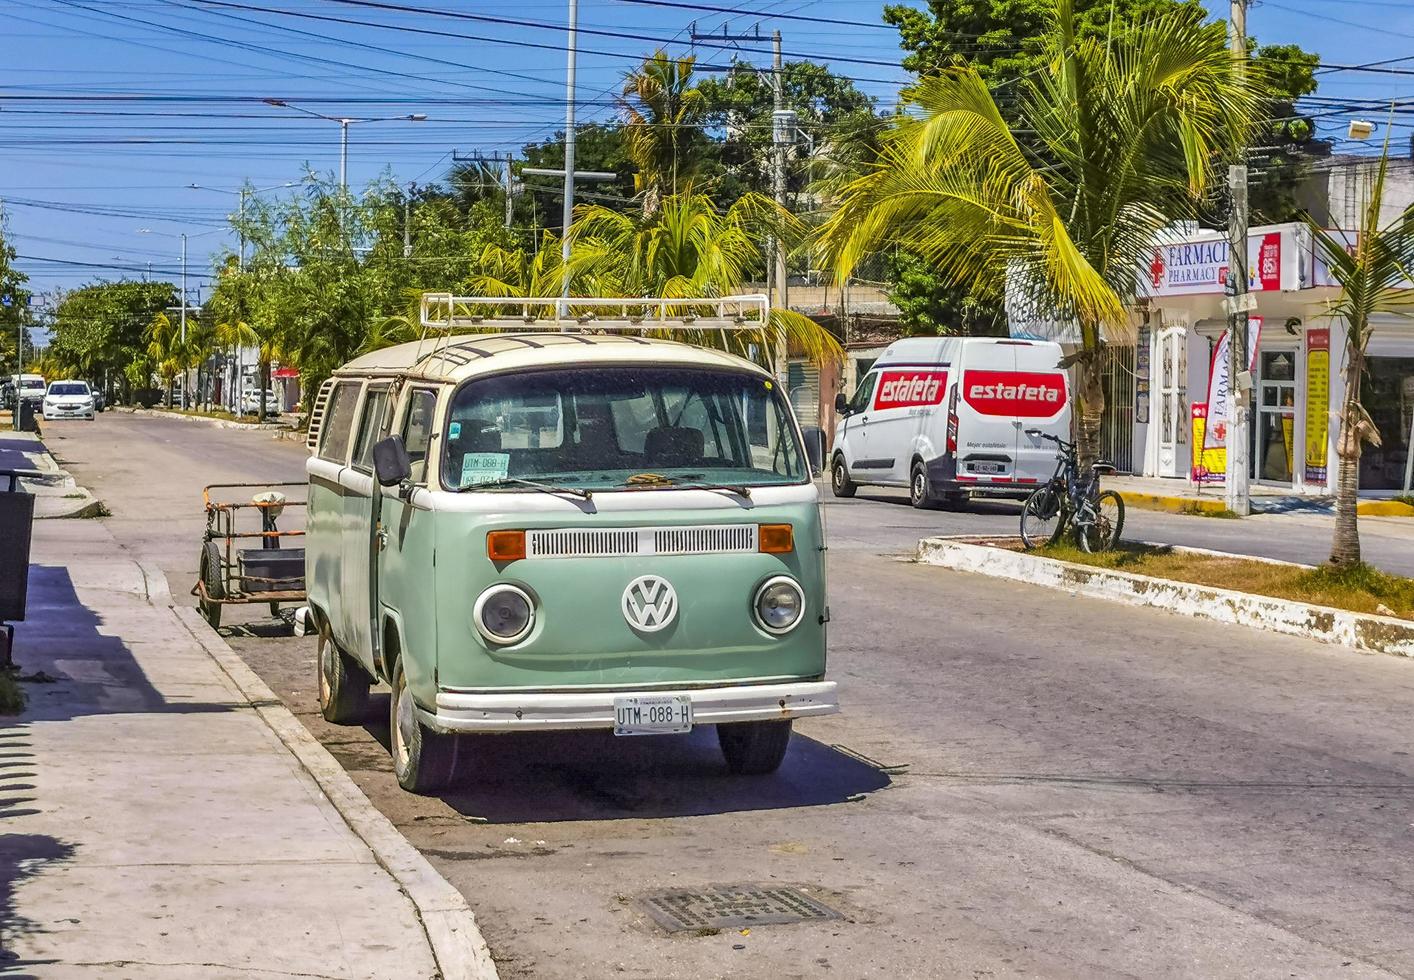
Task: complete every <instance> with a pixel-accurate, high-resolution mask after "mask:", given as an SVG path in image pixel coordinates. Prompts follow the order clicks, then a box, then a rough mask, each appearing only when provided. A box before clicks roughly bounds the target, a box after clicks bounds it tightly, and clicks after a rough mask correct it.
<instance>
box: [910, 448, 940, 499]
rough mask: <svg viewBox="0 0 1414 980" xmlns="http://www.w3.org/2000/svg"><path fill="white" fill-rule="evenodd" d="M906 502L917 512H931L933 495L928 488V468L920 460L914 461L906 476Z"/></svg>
mask: <svg viewBox="0 0 1414 980" xmlns="http://www.w3.org/2000/svg"><path fill="white" fill-rule="evenodd" d="M908 502H909V503H910V504H912V505H913V506H914V507H916V508H918V509H919V510H931V509H932V508H933V506H934V501H933V493H932V491H931V490H930V489H929V488H928V467H926V466H924V465H923V461H922V460H921V459H920V460H915V461H914V463H913V469H912V470H910V471H909V474H908Z"/></svg>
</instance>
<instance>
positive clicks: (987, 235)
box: [822, 0, 1261, 461]
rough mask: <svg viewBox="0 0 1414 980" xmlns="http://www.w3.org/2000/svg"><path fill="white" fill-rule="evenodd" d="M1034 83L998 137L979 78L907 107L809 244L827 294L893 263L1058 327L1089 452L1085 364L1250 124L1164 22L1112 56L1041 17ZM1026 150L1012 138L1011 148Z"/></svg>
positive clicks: (1067, 11) (1183, 31)
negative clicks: (1158, 244)
mask: <svg viewBox="0 0 1414 980" xmlns="http://www.w3.org/2000/svg"><path fill="white" fill-rule="evenodd" d="M1052 2H1053V4H1054V11H1053V14H1052V18H1051V25H1050V28H1049V30H1048V32H1047V34H1046V35H1045V37H1044V38H1043V39H1042V41H1043V43H1044V46H1045V55H1046V59H1047V63H1046V70H1045V71H1041V72H1039V73H1036V74H1032V75H1030V76H1028V77H1026V78H1024V79H1023V80H1022V81H1020V82H1019V83H1018V84H1019V86H1020V90H1019V91H1018V92H1017V93H1016V95H1015V98H1016V114H1015V118H1016V119H1017V120H1018V121H1017V122H1016V123H1015V126H1016V129H1013V128H1012V126H1011V125H1010V124H1008V122H1007V121H1006V119H1005V118H1004V117H1003V115H1002V112H1001V111H1000V109H999V108H998V105H997V102H996V100H995V98H994V97H993V94H992V93H991V92H990V91H989V90H988V88H987V85H986V83H985V82H983V80H982V78H981V76H980V75H979V74H978V73H977V71H976V70H975V69H973V68H971V67H954V68H949V69H946V70H944V71H943V72H942V73H941V74H939V75H937V76H932V77H928V78H925V79H923V80H921V81H920V82H919V83H918V84H917V85H915V86H914V87H912V88H911V89H909V90H908V91H907V92H906V93H905V112H904V114H903V115H902V116H901V117H900V119H899V120H898V122H897V124H896V125H895V126H894V127H893V129H892V130H891V131H890V132H889V133H887V134H885V137H884V143H883V147H882V150H881V155H880V159H879V162H878V163H877V164H876V165H875V166H874V167H873V168H872V169H871V170H869V171H868V172H867V173H866V174H865V175H864V176H862V177H860V178H858V179H857V180H855V181H853V182H851V183H850V184H849V185H848V186H847V187H846V188H845V189H844V192H843V195H842V198H841V205H840V207H839V209H838V210H837V211H836V213H835V214H834V215H833V216H832V217H831V219H830V220H829V221H828V222H827V223H826V225H825V226H824V228H823V229H822V237H823V241H824V243H825V245H826V248H827V250H828V251H829V252H830V253H831V254H832V255H833V256H834V259H835V263H834V264H835V267H836V272H837V274H838V275H839V276H840V277H841V278H843V277H844V276H846V275H848V273H849V272H850V271H851V270H852V269H853V268H854V267H855V266H856V265H857V264H858V263H859V262H860V261H861V260H862V259H863V258H864V257H865V256H866V255H867V254H868V253H870V252H873V251H877V250H882V249H884V248H885V247H893V246H899V247H901V248H903V249H905V250H907V251H909V252H911V253H913V254H915V255H917V256H919V257H921V258H922V259H924V260H925V261H927V262H930V263H932V264H933V265H934V266H936V268H937V269H938V271H939V273H940V274H941V275H942V276H943V277H945V278H946V279H948V280H951V281H952V282H953V283H955V284H957V285H959V286H964V287H967V288H969V289H971V290H973V291H974V292H975V293H977V294H980V295H983V296H987V295H990V296H992V297H995V298H1000V297H1001V296H1002V292H1003V288H1004V287H1005V289H1006V291H1007V294H1008V298H1009V299H1020V300H1022V301H1023V303H1024V305H1026V306H1028V307H1029V308H1031V309H1034V310H1040V311H1046V312H1047V313H1048V314H1050V315H1054V316H1058V317H1060V318H1062V319H1065V320H1068V321H1070V322H1073V323H1074V324H1075V326H1076V327H1077V329H1078V332H1079V335H1080V342H1081V343H1080V348H1079V350H1078V351H1077V352H1076V354H1074V355H1073V357H1072V359H1071V360H1073V361H1074V362H1077V363H1078V367H1079V375H1080V378H1079V385H1078V392H1077V396H1078V402H1079V405H1078V411H1077V413H1076V414H1077V416H1078V418H1079V420H1080V422H1079V432H1078V441H1079V445H1080V451H1081V456H1082V458H1083V459H1084V460H1086V461H1089V460H1093V459H1095V458H1096V457H1097V455H1098V452H1099V429H1100V420H1101V417H1102V415H1103V412H1104V397H1105V396H1104V387H1103V381H1102V375H1101V358H1100V354H1101V350H1102V347H1103V345H1104V343H1105V342H1106V340H1107V339H1112V338H1114V337H1115V336H1117V335H1124V334H1127V333H1128V331H1129V329H1130V327H1129V323H1128V320H1127V315H1126V311H1125V308H1126V305H1127V304H1128V303H1129V302H1130V301H1131V300H1132V299H1133V298H1134V296H1135V294H1136V292H1137V290H1138V274H1139V270H1140V269H1141V268H1142V266H1143V264H1144V259H1145V258H1146V256H1147V255H1148V254H1149V251H1150V250H1151V249H1152V247H1153V245H1154V243H1155V241H1156V240H1157V239H1158V237H1159V235H1160V232H1161V230H1162V229H1163V228H1164V226H1165V225H1167V224H1169V223H1171V222H1173V221H1174V220H1177V219H1181V218H1187V217H1192V216H1194V215H1196V213H1197V211H1198V209H1199V207H1200V206H1201V204H1202V202H1203V201H1204V198H1205V196H1206V195H1208V194H1209V192H1210V191H1211V190H1212V187H1213V184H1214V178H1215V163H1216V161H1217V159H1218V158H1219V157H1221V156H1222V155H1223V154H1224V153H1229V152H1232V151H1233V150H1235V148H1236V147H1238V146H1239V145H1240V142H1241V137H1242V135H1243V131H1244V129H1245V128H1246V127H1247V126H1248V125H1249V124H1250V121H1251V120H1253V119H1254V118H1256V117H1257V116H1258V115H1259V110H1260V108H1261V98H1260V94H1259V85H1258V83H1257V82H1256V81H1254V80H1253V79H1252V73H1251V72H1250V70H1249V71H1248V72H1245V73H1244V72H1242V71H1240V70H1237V68H1236V67H1235V65H1234V62H1233V60H1232V58H1231V55H1230V54H1229V52H1228V48H1227V44H1226V39H1225V36H1224V32H1223V28H1222V26H1221V25H1220V24H1201V23H1195V22H1194V20H1193V19H1192V17H1191V16H1188V15H1187V14H1184V13H1182V12H1180V11H1171V12H1168V13H1162V14H1158V15H1155V16H1151V17H1148V18H1146V19H1145V20H1144V21H1143V22H1142V23H1140V24H1137V25H1136V26H1135V28H1134V29H1133V30H1129V31H1122V32H1115V33H1114V35H1113V38H1112V40H1109V41H1107V40H1106V39H1104V38H1098V39H1094V38H1080V37H1077V35H1076V18H1075V13H1074V9H1073V0H1052ZM1019 134H1024V135H1019Z"/></svg>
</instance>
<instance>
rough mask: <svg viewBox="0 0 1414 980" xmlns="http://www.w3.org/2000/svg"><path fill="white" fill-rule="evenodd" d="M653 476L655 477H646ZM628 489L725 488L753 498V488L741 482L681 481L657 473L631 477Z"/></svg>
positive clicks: (625, 486) (626, 487)
mask: <svg viewBox="0 0 1414 980" xmlns="http://www.w3.org/2000/svg"><path fill="white" fill-rule="evenodd" d="M646 477H653V479H651V480H649V479H645V478H646ZM635 480H637V482H634V481H635ZM624 489H626V490H725V491H727V492H728V493H734V494H736V495H737V496H738V497H745V498H746V499H747V500H750V499H751V488H750V487H748V486H743V485H741V484H732V483H680V482H678V481H677V480H674V479H673V478H672V477H670V476H660V475H658V474H657V473H640V474H639V475H638V477H629V479H628V482H626V483H625V484H624Z"/></svg>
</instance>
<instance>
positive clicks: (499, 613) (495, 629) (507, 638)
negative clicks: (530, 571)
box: [471, 585, 535, 646]
mask: <svg viewBox="0 0 1414 980" xmlns="http://www.w3.org/2000/svg"><path fill="white" fill-rule="evenodd" d="M471 618H472V619H473V620H474V621H475V623H476V629H477V632H479V633H480V634H481V635H482V636H484V637H485V638H486V639H487V640H489V641H490V642H492V643H496V644H500V645H502V646H505V645H507V644H511V643H519V642H520V641H521V640H523V639H525V638H526V636H528V635H529V633H530V629H531V627H532V626H534V625H535V602H534V601H533V600H532V599H531V598H530V596H529V595H527V594H526V592H525V590H524V589H519V588H517V587H516V586H514V585H493V586H491V588H489V589H487V590H486V591H485V592H483V593H481V595H480V596H479V597H478V598H477V600H476V606H475V608H473V609H472V613H471Z"/></svg>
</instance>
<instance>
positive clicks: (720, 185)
mask: <svg viewBox="0 0 1414 980" xmlns="http://www.w3.org/2000/svg"><path fill="white" fill-rule="evenodd" d="M699 89H700V90H701V92H702V96H703V100H704V103H705V108H704V112H703V124H704V125H705V126H706V127H707V129H708V133H709V134H710V135H711V136H712V137H713V138H714V139H716V140H717V141H719V142H720V147H721V148H720V151H719V156H720V159H719V160H718V161H717V162H715V163H713V162H711V161H708V162H707V163H706V164H705V165H704V177H706V178H709V179H710V182H711V192H712V195H713V197H714V198H715V199H716V200H717V201H718V203H721V204H723V205H726V204H729V203H730V202H731V201H734V200H736V199H737V198H738V197H740V196H741V195H742V194H745V193H748V192H752V191H755V192H756V193H759V194H770V193H771V191H772V183H771V172H772V158H771V154H772V146H773V144H772V139H773V137H772V121H771V113H772V111H773V110H774V109H775V95H774V91H773V87H772V79H771V73H770V72H767V71H762V70H760V69H757V68H755V67H753V66H752V65H749V64H746V63H744V62H740V63H734V64H733V66H732V69H731V71H730V72H728V73H727V75H726V77H725V78H709V79H707V80H705V81H703V82H702V83H701V85H700V86H699ZM781 96H782V102H783V104H784V105H785V107H786V108H787V109H794V110H795V111H796V113H797V114H798V124H799V126H800V129H801V131H802V132H803V133H804V134H805V135H806V137H808V139H809V140H812V141H813V143H814V147H813V150H806V149H804V148H802V149H801V151H800V152H801V153H802V154H804V155H805V156H806V159H807V162H806V165H805V166H802V165H800V163H799V162H798V161H797V162H794V163H792V165H790V166H788V168H787V190H788V191H789V192H790V193H791V194H800V193H803V192H805V191H806V190H807V189H809V187H810V184H811V181H812V178H813V177H822V176H824V175H825V173H826V172H827V171H828V168H829V167H830V166H831V165H832V161H834V160H835V159H836V158H839V157H841V156H843V157H845V160H846V162H847V160H848V155H849V153H850V152H852V151H854V150H855V148H856V147H857V146H858V144H859V142H860V140H861V139H862V140H863V141H864V142H865V143H866V145H867V143H868V142H870V141H871V137H872V135H873V134H874V133H877V131H878V128H879V119H878V116H877V114H876V111H875V100H874V98H873V97H872V96H870V95H867V94H866V93H864V92H861V91H860V90H859V89H858V88H857V87H856V86H855V84H854V82H853V81H851V80H850V79H848V78H845V77H844V76H842V75H836V74H835V73H834V72H832V71H830V69H829V67H828V66H826V65H819V64H815V63H814V62H809V61H788V62H786V63H785V64H784V66H783V67H782V70H781ZM806 145H807V146H808V145H809V144H808V143H807V144H806ZM812 168H814V169H817V170H818V171H819V173H816V174H812V173H811V170H812Z"/></svg>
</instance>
